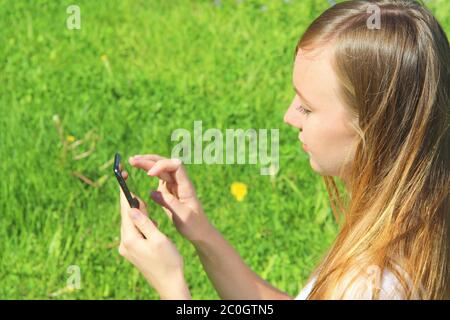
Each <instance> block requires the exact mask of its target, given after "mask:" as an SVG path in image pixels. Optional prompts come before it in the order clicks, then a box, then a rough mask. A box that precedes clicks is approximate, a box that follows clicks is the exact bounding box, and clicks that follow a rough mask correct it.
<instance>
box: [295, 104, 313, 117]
mask: <svg viewBox="0 0 450 320" xmlns="http://www.w3.org/2000/svg"><path fill="white" fill-rule="evenodd" d="M295 108H296V109H297V110H298V111H300V112H301V113H303V114H305V115H308V114H310V113H311V111H309V110H307V109H305V108H304V107H303V106H301V105H298V106H296V107H295Z"/></svg>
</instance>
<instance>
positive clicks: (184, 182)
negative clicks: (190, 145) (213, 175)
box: [147, 158, 195, 199]
mask: <svg viewBox="0 0 450 320" xmlns="http://www.w3.org/2000/svg"><path fill="white" fill-rule="evenodd" d="M163 172H167V173H171V176H172V177H173V178H174V180H175V183H176V184H177V185H178V187H179V188H178V189H179V194H178V196H179V197H180V199H185V198H189V197H193V196H195V190H194V186H193V185H192V182H191V180H189V177H188V175H187V173H186V170H185V168H184V167H183V165H182V162H181V160H180V159H177V158H174V159H164V160H160V161H158V162H157V163H156V164H155V165H154V166H153V167H152V168H151V169H150V170H149V171H148V172H147V174H148V175H149V176H158V177H161V174H162V173H163ZM168 182H169V181H168Z"/></svg>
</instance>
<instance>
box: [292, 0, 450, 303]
mask: <svg viewBox="0 0 450 320" xmlns="http://www.w3.org/2000/svg"><path fill="white" fill-rule="evenodd" d="M374 5H376V7H374ZM373 8H378V9H379V14H380V18H381V19H380V25H379V28H369V25H368V24H367V23H368V21H369V20H370V19H371V17H373V14H374V12H375V11H371V10H372V9H373ZM327 43H333V50H334V55H333V57H334V59H333V67H334V70H335V72H336V75H337V77H338V79H339V81H340V88H339V94H340V97H341V99H342V100H343V101H344V102H345V105H346V106H347V108H348V111H349V112H350V114H351V115H353V116H354V118H355V119H357V120H356V121H355V125H354V128H355V131H356V132H357V133H358V137H359V138H358V142H357V144H356V149H355V150H356V151H355V156H354V159H353V160H352V161H351V162H350V170H348V181H349V183H348V190H347V191H348V194H349V195H347V196H345V195H342V193H340V192H339V191H338V187H337V185H336V181H335V180H334V178H333V177H331V176H324V177H323V178H324V182H325V185H326V188H327V190H328V193H329V196H330V203H331V206H332V209H333V213H334V214H335V216H336V217H343V219H340V221H342V222H340V232H339V234H338V236H337V238H336V240H335V242H334V243H333V245H332V246H331V248H330V250H329V251H328V253H327V254H326V256H325V258H324V259H323V260H322V261H321V263H320V264H319V265H318V267H317V268H316V270H315V272H314V274H313V275H314V276H315V277H316V282H315V286H314V287H313V290H312V291H311V293H310V295H309V298H310V299H322V298H341V297H345V294H346V290H349V289H350V288H351V287H352V283H353V282H354V281H356V279H358V276H354V277H353V278H352V280H351V281H350V282H349V284H348V285H346V286H345V288H344V289H342V290H337V289H336V288H338V287H339V284H342V283H343V279H344V277H345V275H348V274H351V271H352V270H353V271H354V270H358V272H357V275H364V274H366V273H365V272H367V269H370V267H371V266H376V267H377V268H380V270H389V271H391V272H393V273H394V274H395V276H396V277H397V279H399V281H400V282H401V284H402V289H403V293H404V295H403V297H404V298H406V299H411V298H414V297H419V298H422V299H445V298H447V299H448V298H449V297H450V294H449V289H450V285H449V260H450V259H449V252H450V238H449V236H450V230H449V223H450V221H449V192H448V190H449V165H450V161H449V155H450V152H449V146H450V141H449V130H448V129H449V107H450V97H449V95H450V93H449V90H450V48H449V43H448V39H447V37H446V35H445V32H444V31H443V29H442V27H441V26H440V25H439V23H438V22H437V20H436V19H435V18H434V17H433V15H432V14H431V13H430V11H429V10H428V9H426V8H425V6H424V5H423V4H422V3H419V2H418V1H407V0H376V1H346V2H342V3H339V4H336V5H334V6H333V7H331V8H329V9H328V10H326V11H325V12H324V13H322V14H321V15H320V16H319V17H318V18H317V19H316V20H314V22H313V23H312V24H311V25H310V26H309V27H308V29H307V30H306V31H305V33H304V34H303V36H302V37H301V39H300V41H299V43H298V44H297V47H296V51H295V54H297V51H298V50H299V49H300V48H301V49H302V50H306V51H307V50H312V49H314V48H316V49H317V48H320V47H321V46H324V45H326V44H327ZM346 197H347V198H346ZM346 199H347V200H346ZM396 266H400V267H401V268H400V270H402V271H403V272H402V271H399V268H397V267H396ZM375 281H377V283H376V285H375V286H374V287H373V289H372V290H371V292H372V297H373V298H374V299H377V297H379V294H380V291H379V290H380V282H381V278H380V277H377V278H376V279H375Z"/></svg>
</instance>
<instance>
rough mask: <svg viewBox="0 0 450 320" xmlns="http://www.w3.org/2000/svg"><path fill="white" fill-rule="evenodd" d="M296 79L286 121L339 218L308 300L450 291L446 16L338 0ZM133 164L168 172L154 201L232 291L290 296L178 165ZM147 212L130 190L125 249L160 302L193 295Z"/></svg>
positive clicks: (299, 52)
mask: <svg viewBox="0 0 450 320" xmlns="http://www.w3.org/2000/svg"><path fill="white" fill-rule="evenodd" d="M374 14H375V15H376V14H379V18H380V19H379V23H380V24H379V25H378V26H377V27H373V25H372V24H371V23H372V22H374V21H375V22H376V19H377V17H376V16H374ZM374 17H375V18H374ZM373 18H374V19H375V20H372V19H373ZM293 86H294V89H295V96H294V99H293V101H292V103H291V105H290V106H289V108H288V109H287V112H286V114H285V116H284V121H285V122H286V123H287V124H289V125H291V126H293V127H295V128H298V129H299V137H298V138H299V140H300V141H301V142H302V143H303V144H304V149H305V151H306V152H308V154H309V157H310V158H309V159H310V164H311V167H312V169H313V170H314V171H316V172H317V173H319V174H320V175H322V176H323V179H324V182H325V184H326V186H327V190H328V193H329V195H330V202H331V204H332V209H333V212H334V214H335V215H336V218H337V219H338V221H339V223H340V232H339V234H338V236H337V238H336V240H335V241H334V243H333V245H332V246H331V248H330V249H329V251H328V252H327V254H326V255H325V257H324V259H323V260H322V261H321V262H320V264H319V265H318V266H317V268H316V269H315V271H314V272H313V274H312V275H311V278H310V280H309V281H308V283H307V285H306V286H305V288H304V289H303V290H302V291H301V292H300V293H299V294H298V296H296V298H298V299H307V298H308V299H445V298H447V299H448V298H449V297H450V294H449V289H450V284H449V254H450V236H449V235H450V230H449V224H450V221H449V219H450V217H449V197H448V196H449V192H448V190H449V189H448V188H449V164H450V161H449V155H450V152H449V146H450V141H449V130H448V129H449V111H450V110H449V109H450V92H449V91H450V48H449V43H448V39H447V37H446V35H445V33H444V31H443V30H442V28H441V26H440V25H439V23H438V22H437V21H436V19H435V18H434V17H433V15H432V14H431V13H430V12H429V11H428V10H427V9H425V8H424V7H423V6H422V5H421V4H419V3H418V2H416V1H407V0H376V1H347V2H343V3H339V4H337V5H335V6H333V7H331V8H329V9H328V10H326V11H325V12H324V13H323V14H322V15H321V16H319V17H318V18H317V19H316V20H315V21H314V22H313V23H312V24H311V25H310V26H309V28H308V29H307V30H306V32H305V33H304V34H303V36H302V37H301V39H300V41H299V43H298V45H297V47H296V50H295V62H294V69H293ZM129 161H130V164H131V165H132V166H134V167H136V168H141V169H144V170H146V171H148V175H150V176H157V177H159V181H160V183H159V187H158V191H157V192H153V193H152V199H153V200H154V201H155V202H157V203H158V204H160V205H161V206H162V207H163V208H164V210H165V212H166V213H167V214H168V216H169V217H170V218H171V219H172V221H173V223H174V225H175V227H176V228H177V230H178V231H179V232H180V233H181V234H182V235H183V236H184V237H186V238H187V239H188V240H190V241H191V242H192V243H193V244H194V246H195V248H196V250H197V252H198V254H199V256H200V259H201V261H202V264H203V266H204V268H205V271H206V272H207V274H208V276H209V278H210V279H211V281H212V283H213V285H214V287H215V288H216V290H217V292H218V293H219V295H220V297H221V298H223V299H292V297H290V296H288V295H287V294H286V293H283V292H282V291H280V290H278V289H276V288H274V287H272V286H271V285H270V284H269V283H267V282H266V281H264V280H263V279H261V278H260V277H259V276H258V275H256V274H255V273H254V272H253V271H252V270H250V269H249V268H248V266H247V265H246V264H245V263H244V262H243V260H242V259H241V258H240V256H239V254H238V253H237V252H236V251H235V250H234V249H233V248H232V247H231V246H230V245H229V244H228V243H227V241H226V240H225V239H224V238H223V237H222V235H221V234H220V233H219V232H218V231H217V230H216V229H215V228H214V227H213V226H212V224H211V223H209V221H208V220H207V217H206V215H205V213H204V212H203V209H202V206H201V203H200V201H199V200H198V199H197V197H196V193H195V189H194V186H193V185H192V183H191V181H190V180H189V178H188V176H187V174H186V171H185V168H184V167H183V165H182V164H181V162H180V161H179V160H177V159H165V158H163V157H161V156H158V155H143V156H135V157H132V158H130V160H129ZM124 174H125V176H126V173H124ZM335 178H336V179H340V180H341V181H342V182H343V183H344V185H345V187H346V190H347V195H348V197H346V198H345V197H343V196H342V195H340V194H339V191H338V188H337V185H336V183H335V180H334V179H335ZM141 208H142V210H137V209H131V210H129V207H128V204H127V202H126V201H124V197H123V194H122V196H121V214H122V238H121V244H120V247H119V252H120V254H121V255H123V256H124V257H125V258H127V259H128V260H129V261H130V262H132V263H133V264H134V265H135V266H136V267H137V268H138V269H139V270H140V271H141V272H142V274H143V275H144V276H145V277H146V279H147V280H148V282H149V283H150V284H151V285H152V286H153V287H154V288H155V289H156V290H157V291H158V292H159V293H160V295H161V298H163V299H189V298H190V297H191V296H190V293H189V290H188V288H187V285H186V282H185V278H184V274H183V259H182V257H181V256H180V254H179V253H178V251H177V250H176V248H175V247H174V245H173V244H172V242H171V241H170V240H169V239H168V238H167V237H166V236H164V235H163V234H162V233H161V232H160V231H159V230H158V228H157V226H156V224H155V223H153V222H152V220H151V219H149V218H148V217H147V212H146V209H145V204H144V203H143V202H142V201H141ZM292 232H295V230H292ZM297 232H298V231H297Z"/></svg>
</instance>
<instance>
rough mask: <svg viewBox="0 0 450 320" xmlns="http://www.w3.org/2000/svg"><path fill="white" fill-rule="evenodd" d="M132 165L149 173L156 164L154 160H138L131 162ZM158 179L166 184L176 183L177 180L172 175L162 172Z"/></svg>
mask: <svg viewBox="0 0 450 320" xmlns="http://www.w3.org/2000/svg"><path fill="white" fill-rule="evenodd" d="M130 164H131V165H132V166H134V167H136V168H139V169H142V170H145V171H147V172H148V170H150V169H151V168H153V166H154V165H155V164H156V162H155V161H153V160H145V159H137V160H130ZM158 178H160V179H162V180H164V181H166V182H171V183H173V182H175V179H174V178H173V177H172V175H171V174H170V173H166V172H162V173H161V175H160V176H158Z"/></svg>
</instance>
